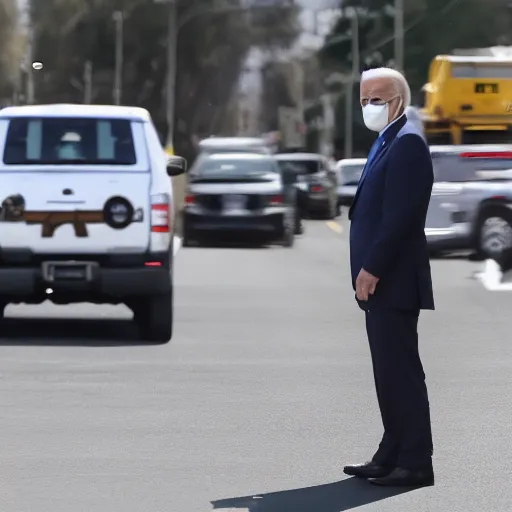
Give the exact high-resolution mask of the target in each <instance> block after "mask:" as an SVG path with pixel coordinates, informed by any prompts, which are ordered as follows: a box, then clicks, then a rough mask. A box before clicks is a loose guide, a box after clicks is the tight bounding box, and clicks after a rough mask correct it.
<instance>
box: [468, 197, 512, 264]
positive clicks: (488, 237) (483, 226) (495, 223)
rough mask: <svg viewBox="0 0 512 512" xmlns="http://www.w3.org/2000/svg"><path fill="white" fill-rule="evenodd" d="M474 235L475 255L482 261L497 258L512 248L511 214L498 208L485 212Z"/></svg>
mask: <svg viewBox="0 0 512 512" xmlns="http://www.w3.org/2000/svg"><path fill="white" fill-rule="evenodd" d="M476 234H477V240H476V252H477V254H479V255H481V256H482V257H483V258H484V259H487V258H492V259H495V258H497V257H499V256H500V255H501V254H502V253H503V252H504V251H506V250H508V249H511V248H512V213H511V212H510V211H508V210H506V209H505V208H502V207H499V206H498V207H493V208H490V209H488V210H486V211H485V212H484V214H483V215H482V217H481V219H480V222H479V224H478V228H477V233H476Z"/></svg>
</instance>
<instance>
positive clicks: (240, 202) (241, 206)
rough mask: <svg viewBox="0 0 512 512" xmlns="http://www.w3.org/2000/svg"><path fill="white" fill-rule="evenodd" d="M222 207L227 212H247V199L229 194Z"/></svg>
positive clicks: (225, 197) (223, 200)
mask: <svg viewBox="0 0 512 512" xmlns="http://www.w3.org/2000/svg"><path fill="white" fill-rule="evenodd" d="M222 205H223V207H224V210H225V211H227V212H237V211H240V210H245V207H246V205H247V197H246V196H242V195H238V194H228V195H225V196H224V197H223V199H222Z"/></svg>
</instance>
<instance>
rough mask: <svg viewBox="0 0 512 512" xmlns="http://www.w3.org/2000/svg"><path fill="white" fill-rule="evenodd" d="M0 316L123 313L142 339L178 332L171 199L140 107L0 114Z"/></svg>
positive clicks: (170, 167) (176, 162)
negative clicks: (16, 309)
mask: <svg viewBox="0 0 512 512" xmlns="http://www.w3.org/2000/svg"><path fill="white" fill-rule="evenodd" d="M0 154H1V155H2V160H1V162H0V190H1V191H2V194H3V200H2V201H1V211H0V240H1V245H2V250H1V258H0V262H1V265H0V315H2V314H3V311H4V308H5V307H6V305H7V304H10V303H16V304H18V303H28V304H40V303H42V302H44V301H46V300H49V301H51V302H53V303H55V304H71V303H76V302H91V303H96V304H102V303H110V304H123V303H124V304H126V305H127V306H128V307H129V308H130V309H132V311H133V313H134V319H135V321H136V323H137V324H138V325H139V327H140V334H141V337H142V338H143V339H144V340H148V341H154V342H161V343H166V342H168V341H169V340H170V339H171V337H172V328H173V278H172V271H173V239H174V237H173V231H174V227H173V224H172V222H171V219H173V217H174V215H173V206H174V205H173V194H172V192H173V190H172V183H171V180H170V179H169V176H177V175H180V174H183V173H184V172H185V171H186V162H185V161H184V159H182V158H180V157H177V156H174V157H172V158H170V159H169V160H168V161H167V160H166V157H165V155H164V151H163V150H162V146H161V144H160V141H159V138H158V134H157V132H156V129H155V127H154V125H153V123H152V122H151V118H150V115H149V113H148V112H147V111H146V110H144V109H141V108H135V107H133V108H132V107H115V106H95V105H33V106H22V107H10V108H6V109H3V110H1V111H0Z"/></svg>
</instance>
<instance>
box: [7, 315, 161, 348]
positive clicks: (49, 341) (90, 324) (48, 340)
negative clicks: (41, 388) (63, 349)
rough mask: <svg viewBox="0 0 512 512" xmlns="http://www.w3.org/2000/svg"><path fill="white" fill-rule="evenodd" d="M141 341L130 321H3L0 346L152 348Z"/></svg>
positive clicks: (27, 319)
mask: <svg viewBox="0 0 512 512" xmlns="http://www.w3.org/2000/svg"><path fill="white" fill-rule="evenodd" d="M151 344H153V343H151V342H145V341H141V340H140V339H139V337H138V330H137V328H136V326H135V325H134V323H133V322H132V321H131V320H111V319H96V318H91V319H86V320H84V319H78V318H77V319H74V318H69V317H67V318H63V319H60V318H52V319H48V318H37V317H36V318H35V317H16V318H9V317H7V318H4V319H3V320H2V321H1V323H0V346H23V345H27V346H50V347H51V346H54V347H55V346H69V347H73V346H76V347H117V346H119V347H122V346H128V345H151Z"/></svg>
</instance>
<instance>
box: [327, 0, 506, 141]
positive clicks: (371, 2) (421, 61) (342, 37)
mask: <svg viewBox="0 0 512 512" xmlns="http://www.w3.org/2000/svg"><path fill="white" fill-rule="evenodd" d="M508 4H509V2H507V1H505V0H486V1H485V2H483V1H482V0H414V1H413V0H410V1H407V2H405V7H406V11H405V16H404V27H405V41H404V43H405V44H404V50H405V52H404V54H405V55H404V56H405V59H404V67H405V74H406V76H407V79H408V81H409V84H410V86H411V91H412V96H413V102H415V103H422V101H423V95H422V92H421V88H422V86H423V85H424V84H425V83H426V82H427V80H428V70H429V65H430V62H431V61H432V59H433V58H434V57H435V56H436V55H439V54H447V53H450V52H451V51H452V50H453V49H454V48H477V47H487V46H494V45H497V44H511V43H512V34H511V33H510V30H509V28H510V26H511V23H512V10H511V9H510V8H509V5H508ZM348 8H352V9H355V10H356V11H357V13H358V19H359V48H360V57H361V67H362V68H364V67H375V66H377V65H390V66H393V52H394V19H393V2H392V1H390V0H345V1H344V2H343V9H342V16H341V17H340V18H339V20H338V21H337V23H336V25H335V27H334V29H333V30H332V32H331V34H330V35H329V36H328V37H327V38H326V41H325V44H324V46H323V48H322V49H321V50H320V52H319V58H320V61H321V63H322V66H323V67H324V69H328V70H336V71H341V72H348V71H349V70H350V69H351V66H352V41H351V34H350V21H349V20H348V19H347V17H345V16H344V14H347V9H348ZM356 98H357V95H356ZM340 110H342V108H340ZM358 110H359V109H356V112H357V111H358ZM361 121H362V119H361V118H360V116H358V117H356V122H358V123H359V127H360V128H359V127H357V126H356V129H355V131H356V134H355V136H356V138H357V131H358V130H360V129H361V130H362V129H363V127H362V123H361ZM341 126H343V123H342V124H341ZM338 131H340V129H339V127H338ZM339 135H341V136H342V134H340V133H339Z"/></svg>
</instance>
